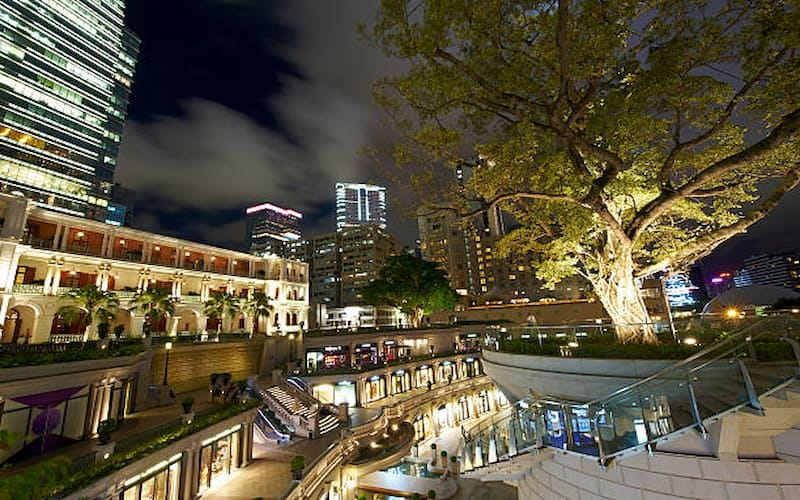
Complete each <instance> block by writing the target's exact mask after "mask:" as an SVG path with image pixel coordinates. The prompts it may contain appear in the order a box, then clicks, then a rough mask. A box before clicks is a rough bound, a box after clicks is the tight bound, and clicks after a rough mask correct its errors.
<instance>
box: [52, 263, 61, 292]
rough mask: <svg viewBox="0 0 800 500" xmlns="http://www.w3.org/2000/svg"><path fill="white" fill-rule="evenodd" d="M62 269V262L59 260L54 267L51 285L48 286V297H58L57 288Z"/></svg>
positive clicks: (59, 283) (59, 284)
mask: <svg viewBox="0 0 800 500" xmlns="http://www.w3.org/2000/svg"><path fill="white" fill-rule="evenodd" d="M62 267H64V260H63V259H62V260H60V261H58V262H57V263H56V265H55V270H54V273H55V274H54V275H53V283H52V285H50V295H58V287H59V286H61V268H62Z"/></svg>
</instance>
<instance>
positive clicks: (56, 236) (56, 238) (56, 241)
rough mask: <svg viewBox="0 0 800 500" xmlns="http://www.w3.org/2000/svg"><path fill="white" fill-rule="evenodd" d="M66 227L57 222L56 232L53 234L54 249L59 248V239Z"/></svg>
mask: <svg viewBox="0 0 800 500" xmlns="http://www.w3.org/2000/svg"><path fill="white" fill-rule="evenodd" d="M62 229H64V226H62V225H61V224H56V232H55V234H53V246H52V248H53V250H56V249H58V244H59V239H60V238H61V230H62Z"/></svg>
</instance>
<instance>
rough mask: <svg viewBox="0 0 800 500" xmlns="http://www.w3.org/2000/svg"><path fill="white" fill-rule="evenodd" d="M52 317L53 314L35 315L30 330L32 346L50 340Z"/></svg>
mask: <svg viewBox="0 0 800 500" xmlns="http://www.w3.org/2000/svg"><path fill="white" fill-rule="evenodd" d="M3 317H5V316H3ZM54 317H55V315H54V314H42V315H41V316H38V315H37V317H36V319H35V320H34V324H33V328H32V329H31V343H32V344H41V343H43V342H47V341H48V340H50V329H51V328H52V327H53V319H54Z"/></svg>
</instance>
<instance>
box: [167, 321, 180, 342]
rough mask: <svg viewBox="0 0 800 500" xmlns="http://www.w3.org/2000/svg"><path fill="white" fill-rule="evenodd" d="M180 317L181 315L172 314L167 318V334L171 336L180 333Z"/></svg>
mask: <svg viewBox="0 0 800 500" xmlns="http://www.w3.org/2000/svg"><path fill="white" fill-rule="evenodd" d="M180 319H181V318H180V316H170V317H169V318H167V335H169V336H171V337H175V336H177V335H178V322H180Z"/></svg>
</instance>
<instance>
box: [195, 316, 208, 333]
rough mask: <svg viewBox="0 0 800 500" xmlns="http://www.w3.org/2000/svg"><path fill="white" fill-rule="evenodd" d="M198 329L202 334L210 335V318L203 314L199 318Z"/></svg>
mask: <svg viewBox="0 0 800 500" xmlns="http://www.w3.org/2000/svg"><path fill="white" fill-rule="evenodd" d="M197 329H198V330H200V333H203V334H206V333H208V316H206V315H205V314H203V315H200V316H198V317H197Z"/></svg>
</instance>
